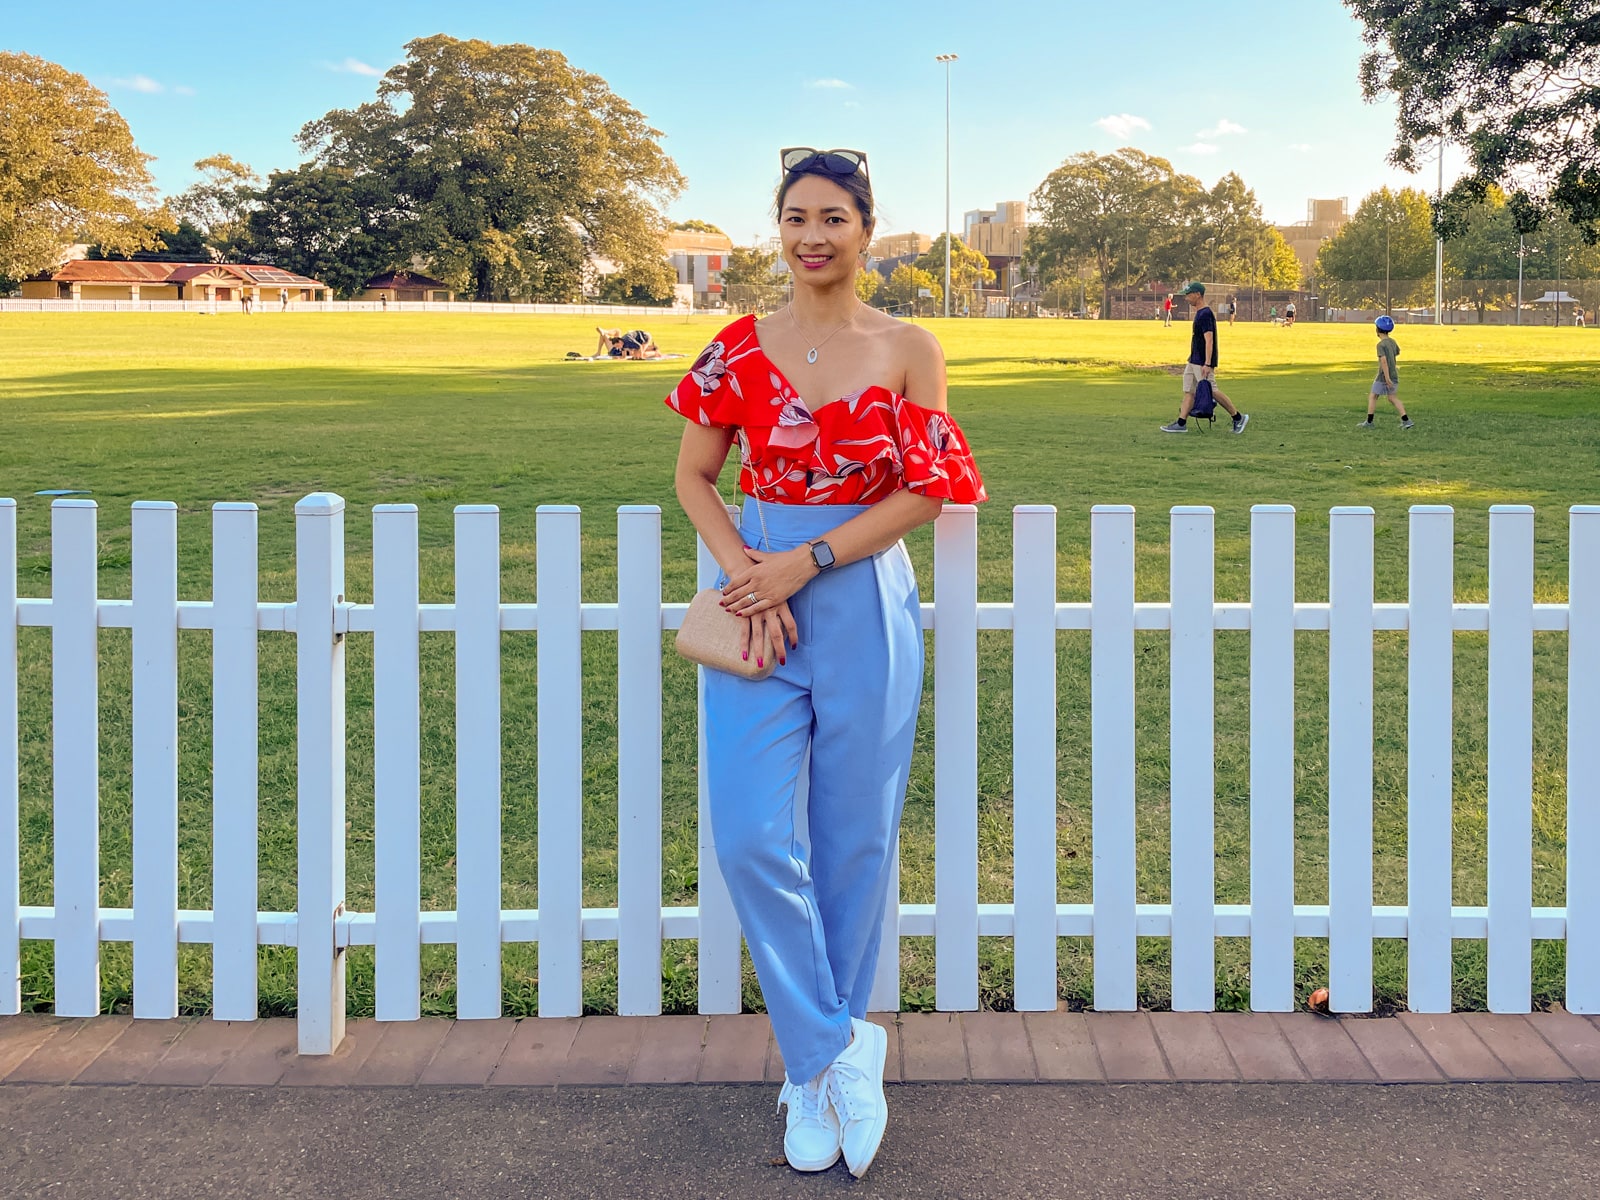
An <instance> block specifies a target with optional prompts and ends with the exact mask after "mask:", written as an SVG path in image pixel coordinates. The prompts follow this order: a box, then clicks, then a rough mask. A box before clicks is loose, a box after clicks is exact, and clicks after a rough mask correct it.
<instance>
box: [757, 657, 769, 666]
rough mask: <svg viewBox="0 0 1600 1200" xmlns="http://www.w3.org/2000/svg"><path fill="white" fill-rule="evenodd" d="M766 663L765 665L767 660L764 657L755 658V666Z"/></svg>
mask: <svg viewBox="0 0 1600 1200" xmlns="http://www.w3.org/2000/svg"><path fill="white" fill-rule="evenodd" d="M766 665H767V660H766V659H764V658H758V659H756V666H758V667H764V666H766Z"/></svg>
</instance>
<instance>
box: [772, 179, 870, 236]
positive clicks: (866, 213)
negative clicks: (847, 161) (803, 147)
mask: <svg viewBox="0 0 1600 1200" xmlns="http://www.w3.org/2000/svg"><path fill="white" fill-rule="evenodd" d="M807 175H816V176H819V177H820V178H822V179H826V180H827V181H828V182H829V183H836V184H838V185H839V186H840V187H842V188H843V189H844V190H845V191H847V192H849V193H850V199H852V200H854V201H855V202H856V211H857V212H859V213H860V214H861V224H862V225H863V226H864V227H865V228H866V230H867V231H868V232H869V233H870V232H871V231H872V226H873V224H874V223H875V221H876V218H875V217H874V216H873V215H872V184H871V182H870V181H869V180H868V179H867V173H866V172H865V171H860V170H858V171H856V172H855V174H853V175H835V174H834V173H833V172H832V171H829V170H828V169H827V168H826V167H824V166H823V165H822V164H821V163H820V162H813V163H811V164H809V165H808V166H803V167H801V168H800V169H799V170H796V171H785V172H784V173H783V182H782V183H780V184H779V185H778V197H777V199H776V200H775V201H774V202H773V205H772V211H773V212H774V213H775V214H776V215H777V216H779V217H780V218H781V217H782V216H783V200H784V197H785V196H787V195H788V194H789V189H790V188H792V187H793V186H794V185H795V184H796V183H798V182H799V181H800V180H801V179H803V178H805V176H807Z"/></svg>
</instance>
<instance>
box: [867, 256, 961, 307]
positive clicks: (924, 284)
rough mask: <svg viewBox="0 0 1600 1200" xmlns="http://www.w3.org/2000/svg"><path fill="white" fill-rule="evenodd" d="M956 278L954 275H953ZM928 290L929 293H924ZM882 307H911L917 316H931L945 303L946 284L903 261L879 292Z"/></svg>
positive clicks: (879, 301)
mask: <svg viewBox="0 0 1600 1200" xmlns="http://www.w3.org/2000/svg"><path fill="white" fill-rule="evenodd" d="M951 278H952V279H954V275H952V276H951ZM924 291H926V292H928V295H926V296H924V295H923V294H922V293H923V292H924ZM878 295H879V300H878V303H879V305H880V306H881V307H884V308H889V307H894V308H905V309H909V310H910V311H911V312H912V313H914V314H915V315H917V316H924V317H925V316H929V315H931V314H932V313H933V312H934V311H935V310H936V309H938V308H940V307H941V306H942V305H943V304H944V286H943V285H942V284H941V283H940V282H939V281H938V280H937V279H935V278H934V277H933V276H932V275H931V274H929V273H928V272H927V271H924V270H922V269H920V268H918V267H915V266H912V265H911V264H910V263H901V264H900V265H899V266H898V267H896V268H895V269H894V272H893V273H892V274H891V275H890V276H889V282H888V283H886V284H884V285H883V288H882V290H881V291H880V292H879V293H878Z"/></svg>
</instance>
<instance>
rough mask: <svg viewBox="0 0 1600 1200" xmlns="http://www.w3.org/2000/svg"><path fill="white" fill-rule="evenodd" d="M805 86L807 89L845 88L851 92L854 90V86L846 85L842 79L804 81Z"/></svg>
mask: <svg viewBox="0 0 1600 1200" xmlns="http://www.w3.org/2000/svg"><path fill="white" fill-rule="evenodd" d="M806 86H807V87H808V88H846V89H852V90H853V89H854V88H855V84H853V83H846V82H845V81H844V80H842V79H808V80H806Z"/></svg>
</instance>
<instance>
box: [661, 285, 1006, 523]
mask: <svg viewBox="0 0 1600 1200" xmlns="http://www.w3.org/2000/svg"><path fill="white" fill-rule="evenodd" d="M667 406H668V407H669V408H671V409H673V410H674V411H675V412H677V413H680V414H681V415H682V416H684V417H687V418H688V419H689V420H691V421H698V422H699V423H700V424H702V425H718V426H721V427H723V428H725V429H734V430H736V431H737V435H738V439H739V462H740V466H741V470H740V472H739V489H740V491H742V492H744V493H745V494H746V495H749V496H755V497H758V498H759V499H762V500H765V501H767V502H769V503H772V504H875V503H876V502H877V501H879V500H882V499H883V498H884V497H885V496H888V495H890V494H891V493H893V492H896V491H899V490H900V488H902V487H907V488H910V489H911V490H912V491H914V492H919V493H921V494H922V495H924V496H931V497H935V498H937V499H941V500H953V501H955V502H956V503H958V504H976V503H978V502H980V501H983V500H987V499H988V498H989V496H988V493H986V492H985V491H984V490H983V480H982V479H981V478H980V477H979V475H978V467H977V464H976V463H974V462H973V461H972V451H971V450H969V449H968V448H967V440H966V438H965V437H963V436H962V433H961V429H960V427H959V426H958V425H957V424H956V423H955V421H954V420H952V419H951V417H950V415H949V414H948V413H942V412H938V411H936V410H934V409H929V408H923V407H922V406H921V405H919V404H913V403H912V402H911V401H909V400H907V399H906V398H905V397H904V396H901V395H898V394H897V393H895V392H891V391H890V390H889V389H888V388H885V387H878V386H876V385H875V386H873V387H869V388H863V389H862V390H861V391H859V392H856V393H854V394H852V395H849V396H843V397H841V398H839V399H838V400H831V401H829V402H828V403H826V404H824V405H821V406H820V407H819V408H818V409H817V410H816V411H815V412H812V411H811V410H810V409H808V408H807V407H806V405H805V402H804V401H802V400H801V399H800V394H799V393H798V392H796V391H795V389H794V388H793V387H792V386H791V385H790V383H789V381H788V380H787V379H785V378H784V377H783V375H782V374H781V373H780V372H779V370H778V368H777V367H776V366H774V365H773V363H772V360H771V359H769V358H768V357H767V356H766V354H765V353H764V352H763V351H762V349H761V343H760V342H759V341H758V340H757V338H756V319H755V317H754V316H746V317H740V318H739V319H738V320H737V321H735V322H734V323H733V324H732V325H729V326H728V327H727V328H726V329H724V330H723V331H722V332H721V333H719V334H717V336H716V338H715V339H714V340H713V341H712V343H711V344H710V345H709V346H707V347H706V348H705V350H703V351H702V352H701V354H700V357H699V358H698V359H696V360H695V364H694V366H693V367H691V368H690V370H689V373H688V374H687V375H685V376H684V377H683V381H682V382H681V383H679V384H678V386H677V387H676V388H674V389H673V390H672V394H671V395H670V396H668V397H667Z"/></svg>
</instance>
